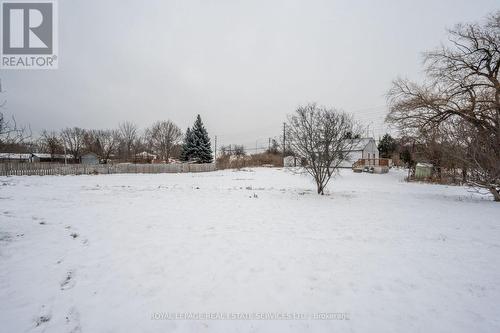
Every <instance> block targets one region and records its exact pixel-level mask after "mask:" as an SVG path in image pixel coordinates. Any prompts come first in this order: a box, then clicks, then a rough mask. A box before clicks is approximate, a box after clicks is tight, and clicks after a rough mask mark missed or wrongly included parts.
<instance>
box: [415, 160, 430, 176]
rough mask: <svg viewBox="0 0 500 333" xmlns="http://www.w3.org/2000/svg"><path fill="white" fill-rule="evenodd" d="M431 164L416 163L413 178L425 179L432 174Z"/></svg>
mask: <svg viewBox="0 0 500 333" xmlns="http://www.w3.org/2000/svg"><path fill="white" fill-rule="evenodd" d="M432 167H433V166H432V164H430V163H417V165H416V167H415V178H416V179H425V178H430V177H431V176H432Z"/></svg>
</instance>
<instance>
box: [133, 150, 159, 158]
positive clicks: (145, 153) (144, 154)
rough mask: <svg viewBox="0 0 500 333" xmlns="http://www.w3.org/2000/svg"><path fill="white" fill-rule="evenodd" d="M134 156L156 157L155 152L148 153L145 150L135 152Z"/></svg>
mask: <svg viewBox="0 0 500 333" xmlns="http://www.w3.org/2000/svg"><path fill="white" fill-rule="evenodd" d="M135 156H137V157H143V158H149V157H152V158H156V155H155V154H151V153H148V152H147V151H143V152H142V153H138V154H135Z"/></svg>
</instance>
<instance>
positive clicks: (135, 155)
mask: <svg viewBox="0 0 500 333" xmlns="http://www.w3.org/2000/svg"><path fill="white" fill-rule="evenodd" d="M0 152H10V153H37V152H40V153H48V154H50V155H51V156H56V155H61V154H68V155H71V156H72V160H73V161H74V162H78V161H80V158H81V156H82V155H83V154H85V153H88V152H92V153H95V154H96V155H97V156H99V159H100V160H101V161H102V163H107V162H109V161H111V160H114V161H120V162H145V161H146V162H151V160H152V159H153V156H154V158H155V159H156V160H159V161H166V162H169V161H171V160H172V159H174V160H181V161H184V162H195V163H211V162H212V160H213V158H212V147H211V143H210V137H209V136H208V132H207V130H206V129H205V126H204V125H203V122H202V120H201V117H200V115H198V116H197V118H196V121H195V122H194V124H193V127H192V128H188V129H187V130H186V134H185V136H184V134H183V132H182V130H181V129H180V128H179V127H178V126H177V125H176V124H175V123H173V122H172V121H170V120H164V121H157V122H155V123H154V124H152V125H151V126H150V127H148V128H146V129H145V130H144V131H141V130H140V128H139V127H138V126H137V125H136V124H135V123H132V122H128V121H127V122H123V123H121V124H119V126H118V127H117V128H115V129H83V128H80V127H67V128H64V129H62V130H59V131H53V130H52V131H51V130H43V131H42V132H41V134H40V135H39V137H38V138H36V139H33V138H32V135H31V132H30V131H29V129H27V128H19V127H18V126H17V125H16V123H15V121H14V120H12V121H8V120H7V119H5V117H4V115H3V113H1V112H0Z"/></svg>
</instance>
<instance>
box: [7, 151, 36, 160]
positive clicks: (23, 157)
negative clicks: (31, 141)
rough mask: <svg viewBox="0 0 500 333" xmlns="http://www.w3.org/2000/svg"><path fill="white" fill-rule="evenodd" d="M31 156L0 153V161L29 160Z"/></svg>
mask: <svg viewBox="0 0 500 333" xmlns="http://www.w3.org/2000/svg"><path fill="white" fill-rule="evenodd" d="M30 158H31V154H20V153H0V159H2V160H29V159H30Z"/></svg>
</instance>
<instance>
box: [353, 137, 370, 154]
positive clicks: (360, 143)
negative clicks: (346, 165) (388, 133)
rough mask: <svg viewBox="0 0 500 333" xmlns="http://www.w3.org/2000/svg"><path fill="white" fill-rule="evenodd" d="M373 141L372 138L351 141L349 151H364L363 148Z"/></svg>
mask: <svg viewBox="0 0 500 333" xmlns="http://www.w3.org/2000/svg"><path fill="white" fill-rule="evenodd" d="M371 141H375V139H374V138H361V139H352V149H351V150H350V151H360V150H364V149H365V147H366V146H367V145H368V144H369V143H370V142H371Z"/></svg>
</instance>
